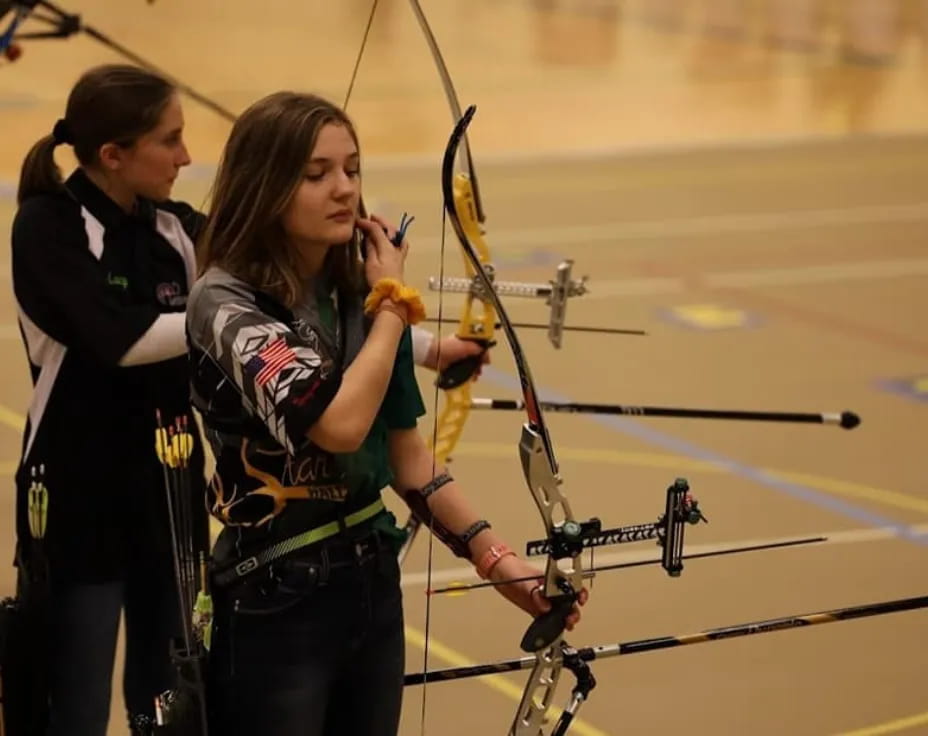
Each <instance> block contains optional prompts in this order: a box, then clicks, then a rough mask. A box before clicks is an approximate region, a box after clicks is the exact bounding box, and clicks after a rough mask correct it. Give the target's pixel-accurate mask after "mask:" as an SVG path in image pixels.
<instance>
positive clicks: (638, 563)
mask: <svg viewBox="0 0 928 736" xmlns="http://www.w3.org/2000/svg"><path fill="white" fill-rule="evenodd" d="M827 541H828V537H805V538H803V539H789V540H786V541H783V542H768V543H766V544H752V545H749V546H746V547H727V548H725V549H715V550H711V551H709V552H694V553H692V554H688V555H683V556H682V557H681V558H680V559H681V560H700V559H704V558H706V557H723V556H725V555H734V554H741V553H744V552H760V551H762V550H769V549H782V548H783V547H797V546H799V545H801V544H816V543H818V542H827ZM662 562H663V560H662V559H661V558H660V557H654V558H651V559H647V560H635V561H634V562H617V563H616V564H614V565H602V566H601V567H594V568H591V569H589V570H584V572H583V577H584V578H592V577H595V576H596V574H597V573H600V572H608V571H610V570H625V569H627V568H631V567H644V566H646V565H660V564H661V563H662ZM535 579H536V578H535V577H527V578H510V579H509V580H500V581H497V582H491V581H488V582H483V583H472V584H470V585H449V586H448V587H445V588H435V589H434V590H430V591H428V594H429V595H438V594H440V593H463V592H466V591H469V590H478V589H480V588H496V587H499V586H500V585H511V584H513V583H524V582H528V581H529V580H535Z"/></svg>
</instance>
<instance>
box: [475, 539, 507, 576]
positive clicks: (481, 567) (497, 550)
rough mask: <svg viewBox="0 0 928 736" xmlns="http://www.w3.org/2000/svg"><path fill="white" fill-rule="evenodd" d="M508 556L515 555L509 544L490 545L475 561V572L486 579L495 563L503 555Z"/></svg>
mask: <svg viewBox="0 0 928 736" xmlns="http://www.w3.org/2000/svg"><path fill="white" fill-rule="evenodd" d="M510 556H512V557H515V556H516V553H515V552H513V551H512V550H511V549H510V548H509V545H506V544H494V545H492V546H491V547H490V548H489V549H488V550H487V551H486V552H484V553H483V555H482V556H481V557H480V560H479V561H478V562H477V565H476V567H477V574H478V575H479V576H480V577H481V578H483V579H484V580H486V579H487V578H489V577H490V573H491V572H493V568H494V567H496V565H497V563H498V562H499V561H500V560H501V559H503V558H504V557H510Z"/></svg>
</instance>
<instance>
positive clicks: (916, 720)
mask: <svg viewBox="0 0 928 736" xmlns="http://www.w3.org/2000/svg"><path fill="white" fill-rule="evenodd" d="M924 725H928V712H926V713H919V714H918V715H914V716H908V717H907V718H897V719H896V720H895V721H887V722H886V723H878V724H877V725H875V726H868V727H867V728H861V729H859V730H857V731H847V732H846V733H842V734H839V736H882V735H883V734H887V733H898V732H899V731H905V730H907V729H909V728H915V727H916V726H924Z"/></svg>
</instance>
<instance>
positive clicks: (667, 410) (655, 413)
mask: <svg viewBox="0 0 928 736" xmlns="http://www.w3.org/2000/svg"><path fill="white" fill-rule="evenodd" d="M539 403H540V404H541V408H542V409H543V410H544V411H550V412H563V413H567V414H622V415H626V416H635V417H678V418H682V419H734V420H747V421H755V422H795V423H799V424H835V425H838V426H840V427H841V428H842V429H854V427H856V426H858V425H859V424H860V417H859V416H858V415H857V414H855V413H854V412H852V411H842V412H840V413H839V412H832V413H824V414H814V413H800V412H779V411H728V410H721V409H682V408H679V407H665V406H627V405H622V404H582V403H574V402H566V403H562V402H554V401H542V402H539ZM471 408H472V409H496V410H500V411H520V410H522V409H523V408H524V404H523V403H522V401H520V400H518V399H481V398H474V399H471Z"/></svg>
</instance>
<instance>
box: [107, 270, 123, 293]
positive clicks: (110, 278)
mask: <svg viewBox="0 0 928 736" xmlns="http://www.w3.org/2000/svg"><path fill="white" fill-rule="evenodd" d="M106 283H107V284H109V285H110V286H118V287H119V288H120V289H122V290H123V291H125V290H126V289H128V288H129V278H128V277H127V276H115V275H113V273H112V272H110V273H107V274H106Z"/></svg>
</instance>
